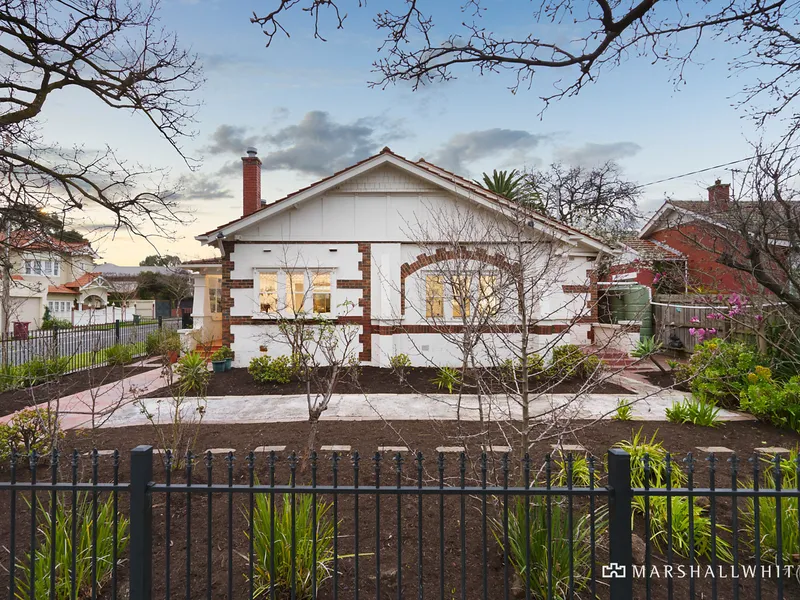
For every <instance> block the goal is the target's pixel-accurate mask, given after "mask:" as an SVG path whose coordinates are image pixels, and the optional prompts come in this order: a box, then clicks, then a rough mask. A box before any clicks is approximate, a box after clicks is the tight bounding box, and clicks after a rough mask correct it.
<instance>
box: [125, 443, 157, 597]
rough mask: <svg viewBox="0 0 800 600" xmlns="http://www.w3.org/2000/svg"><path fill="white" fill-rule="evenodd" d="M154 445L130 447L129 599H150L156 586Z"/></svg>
mask: <svg viewBox="0 0 800 600" xmlns="http://www.w3.org/2000/svg"><path fill="white" fill-rule="evenodd" d="M152 481H153V447H152V446H136V448H134V449H133V450H131V486H130V490H131V522H130V532H131V539H130V600H150V598H151V594H152V589H153V497H152V496H151V495H150V492H149V489H148V488H149V486H150V483H151V482H152Z"/></svg>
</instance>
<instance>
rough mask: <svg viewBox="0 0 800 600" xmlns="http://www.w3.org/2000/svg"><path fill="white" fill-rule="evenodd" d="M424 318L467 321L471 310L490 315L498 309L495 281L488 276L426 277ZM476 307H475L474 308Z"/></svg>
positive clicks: (495, 279) (498, 302)
mask: <svg viewBox="0 0 800 600" xmlns="http://www.w3.org/2000/svg"><path fill="white" fill-rule="evenodd" d="M424 285H425V317H426V318H428V319H443V320H445V321H450V320H453V321H456V320H459V319H463V318H465V317H466V318H468V317H470V315H471V312H472V311H473V310H477V314H478V315H481V316H492V315H495V314H497V313H498V311H499V310H500V297H499V295H498V294H497V278H496V277H495V276H494V275H491V274H488V275H485V274H481V275H478V274H466V275H458V276H453V277H447V278H445V277H444V276H443V275H434V274H428V275H425V279H424ZM476 304H477V306H475V305H476Z"/></svg>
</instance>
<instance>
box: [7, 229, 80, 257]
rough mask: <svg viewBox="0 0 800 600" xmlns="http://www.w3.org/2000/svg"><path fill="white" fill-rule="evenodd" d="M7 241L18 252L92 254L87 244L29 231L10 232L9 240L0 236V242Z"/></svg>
mask: <svg viewBox="0 0 800 600" xmlns="http://www.w3.org/2000/svg"><path fill="white" fill-rule="evenodd" d="M7 239H8V240H9V246H11V247H12V248H15V249H18V250H45V251H51V252H65V253H73V254H74V253H78V252H86V253H87V254H94V250H92V246H91V244H90V243H89V242H66V241H64V240H59V239H56V238H54V237H53V236H50V235H47V234H44V233H39V232H29V231H12V232H11V237H10V238H9V237H8V236H7V235H6V234H5V233H1V234H0V242H5V241H6V240H7Z"/></svg>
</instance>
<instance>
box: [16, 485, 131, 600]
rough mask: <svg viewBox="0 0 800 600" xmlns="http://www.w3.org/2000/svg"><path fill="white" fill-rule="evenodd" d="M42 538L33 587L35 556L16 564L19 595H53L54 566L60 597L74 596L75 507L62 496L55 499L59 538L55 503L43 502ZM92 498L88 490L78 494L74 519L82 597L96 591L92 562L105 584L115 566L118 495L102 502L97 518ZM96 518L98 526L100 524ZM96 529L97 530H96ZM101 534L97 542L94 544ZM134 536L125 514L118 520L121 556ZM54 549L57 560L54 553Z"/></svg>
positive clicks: (22, 599)
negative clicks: (53, 506)
mask: <svg viewBox="0 0 800 600" xmlns="http://www.w3.org/2000/svg"><path fill="white" fill-rule="evenodd" d="M37 505H38V510H37V512H38V513H39V516H38V519H37V521H38V523H39V539H38V541H37V544H36V552H35V559H36V560H35V561H34V567H33V569H34V573H33V580H34V590H31V589H30V583H31V556H30V553H27V554H26V555H25V556H24V557H23V558H22V559H19V562H18V563H17V576H16V579H15V584H16V590H17V591H16V598H18V599H19V600H29V599H34V600H45V599H47V598H49V597H50V573H51V568H52V570H53V572H54V574H55V590H56V594H55V598H56V599H57V600H69V599H70V598H71V597H72V596H71V589H72V587H71V586H72V557H73V539H72V529H73V525H72V519H73V514H72V513H73V510H72V507H71V506H70V507H68V506H65V505H64V502H63V501H62V500H61V497H60V496H58V497H57V499H56V507H55V508H56V510H55V539H53V537H52V534H53V527H52V525H53V521H52V520H51V519H52V516H51V514H50V508H49V507H47V506H45V505H44V504H43V503H42V502H38V503H37ZM92 512H93V511H92V502H91V501H90V499H89V495H88V494H85V493H80V494H78V496H77V503H76V508H75V519H76V527H75V530H76V531H77V536H76V539H75V542H74V543H75V547H74V556H75V571H74V573H75V590H76V596H77V597H78V598H88V597H89V596H90V595H91V594H92V576H93V562H92V559H93V557H95V560H96V562H95V563H94V569H96V578H97V586H98V588H99V589H102V587H103V585H104V584H105V583H106V582H107V581H108V580H109V579H110V577H111V572H112V568H113V561H112V559H113V554H112V551H113V549H114V537H113V536H114V499H113V498H111V497H109V498H107V499H106V500H105V501H100V502H99V503H98V505H97V519H96V521H95V519H94V518H93V514H92ZM95 523H96V528H95ZM95 529H96V534H95ZM95 539H96V544H95ZM128 540H129V522H128V519H126V518H125V516H124V515H122V514H120V515H119V517H118V520H117V548H116V550H117V554H116V556H117V561H121V560H122V558H123V555H124V553H125V550H126V548H127V546H128ZM53 551H54V552H55V563H52V562H51V558H52V556H51V554H52V552H53Z"/></svg>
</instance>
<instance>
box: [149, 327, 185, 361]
mask: <svg viewBox="0 0 800 600" xmlns="http://www.w3.org/2000/svg"><path fill="white" fill-rule="evenodd" d="M145 350H146V351H147V354H148V355H149V356H153V355H155V354H158V355H162V356H163V355H166V354H168V353H169V352H180V350H181V337H180V336H179V335H178V332H177V331H167V330H164V329H159V330H157V331H153V332H152V333H148V334H147V338H146V339H145Z"/></svg>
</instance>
